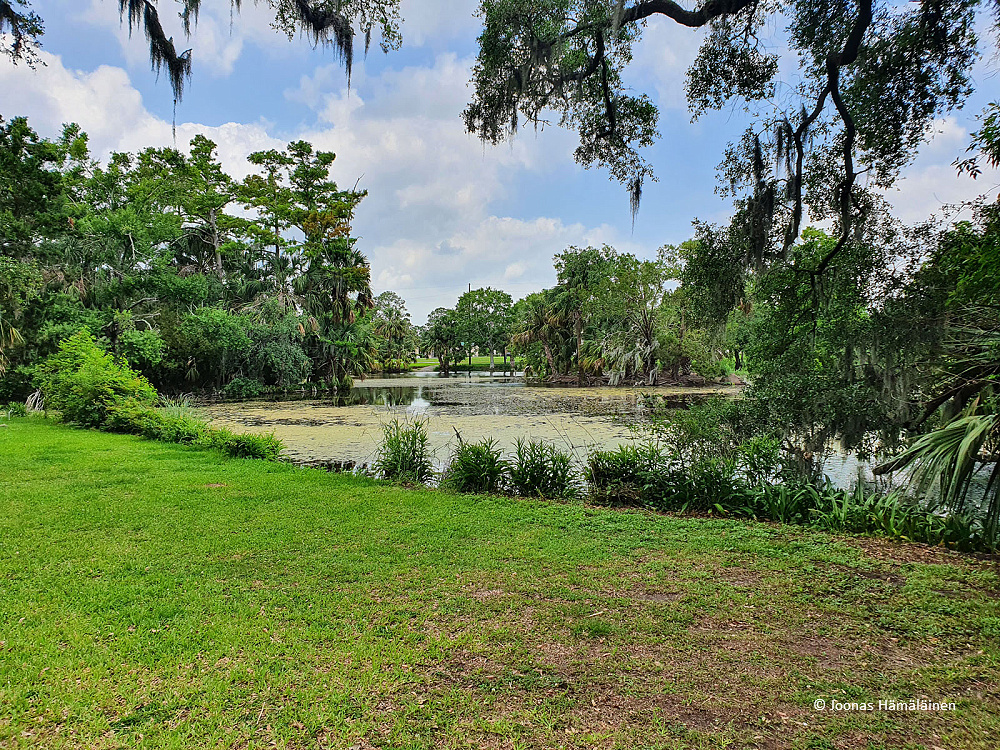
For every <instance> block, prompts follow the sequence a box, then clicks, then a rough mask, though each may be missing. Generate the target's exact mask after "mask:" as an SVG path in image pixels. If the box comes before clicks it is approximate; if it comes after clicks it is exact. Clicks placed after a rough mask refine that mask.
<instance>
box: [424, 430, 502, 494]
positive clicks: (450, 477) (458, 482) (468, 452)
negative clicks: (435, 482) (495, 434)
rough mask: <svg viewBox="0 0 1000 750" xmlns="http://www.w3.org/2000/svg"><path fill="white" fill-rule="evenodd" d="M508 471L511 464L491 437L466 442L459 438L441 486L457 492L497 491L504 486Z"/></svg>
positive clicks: (488, 492)
mask: <svg viewBox="0 0 1000 750" xmlns="http://www.w3.org/2000/svg"><path fill="white" fill-rule="evenodd" d="M509 470H510V464H509V463H508V462H507V461H506V460H505V459H504V457H503V455H502V454H501V453H500V450H499V449H498V448H497V442H496V440H494V439H493V438H489V439H488V440H483V441H482V442H479V443H466V442H464V441H463V440H462V438H461V437H459V439H458V447H457V448H456V449H455V452H454V453H453V454H452V457H451V463H449V464H448V469H447V470H446V471H445V473H444V477H443V478H442V480H441V486H443V487H447V488H448V489H452V490H455V491H456V492H474V493H480V494H498V493H500V492H503V490H504V488H505V485H506V483H507V474H508V472H509Z"/></svg>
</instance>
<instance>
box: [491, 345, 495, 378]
mask: <svg viewBox="0 0 1000 750" xmlns="http://www.w3.org/2000/svg"><path fill="white" fill-rule="evenodd" d="M493 368H494V364H493V347H490V375H492V374H493Z"/></svg>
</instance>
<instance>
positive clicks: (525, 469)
mask: <svg viewBox="0 0 1000 750" xmlns="http://www.w3.org/2000/svg"><path fill="white" fill-rule="evenodd" d="M510 487H511V490H512V491H513V492H514V494H516V495H522V496H525V497H545V498H565V497H574V496H576V495H577V494H578V493H579V480H578V477H577V475H576V472H575V471H574V469H573V458H572V456H570V454H569V453H565V452H563V451H560V450H559V449H558V448H556V447H555V446H554V445H552V444H551V443H546V442H544V441H542V440H528V441H525V440H523V439H518V441H517V444H516V446H515V449H514V457H513V460H512V461H511V462H510Z"/></svg>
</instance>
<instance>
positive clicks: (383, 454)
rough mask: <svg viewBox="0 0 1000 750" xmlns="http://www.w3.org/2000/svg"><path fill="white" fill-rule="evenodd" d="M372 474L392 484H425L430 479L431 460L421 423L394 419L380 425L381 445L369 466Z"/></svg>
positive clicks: (432, 461)
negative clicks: (372, 471) (373, 471)
mask: <svg viewBox="0 0 1000 750" xmlns="http://www.w3.org/2000/svg"><path fill="white" fill-rule="evenodd" d="M372 468H373V469H374V470H375V474H376V475H377V476H379V477H381V478H382V479H388V480H389V481H392V482H418V483H422V482H426V481H428V480H429V479H430V478H431V477H432V476H433V475H434V456H433V453H432V451H431V448H430V440H429V438H428V436H427V422H426V421H425V420H419V419H417V420H413V421H409V420H399V419H394V420H392V421H391V422H389V423H388V424H384V425H382V442H381V443H380V444H379V447H378V451H377V453H376V454H375V462H374V463H373V464H372Z"/></svg>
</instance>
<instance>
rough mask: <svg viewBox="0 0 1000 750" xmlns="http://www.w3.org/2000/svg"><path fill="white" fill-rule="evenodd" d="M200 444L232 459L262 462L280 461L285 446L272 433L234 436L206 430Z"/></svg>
mask: <svg viewBox="0 0 1000 750" xmlns="http://www.w3.org/2000/svg"><path fill="white" fill-rule="evenodd" d="M200 438H201V440H200V442H201V443H202V444H203V445H208V446H209V447H211V448H217V449H218V450H221V451H222V452H223V453H225V454H226V455H227V456H230V457H232V458H256V459H260V460H262V461H280V460H282V459H281V452H282V451H283V450H285V444H284V443H282V442H281V440H279V439H278V438H277V437H275V436H274V434H273V433H270V434H266V435H264V434H260V433H255V432H244V433H241V434H234V433H232V432H230V431H229V430H207V431H205V432H204V433H203V434H202V435H201V436H200Z"/></svg>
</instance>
